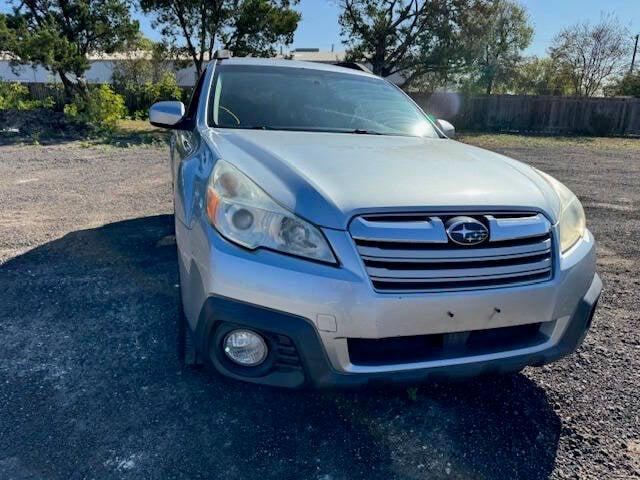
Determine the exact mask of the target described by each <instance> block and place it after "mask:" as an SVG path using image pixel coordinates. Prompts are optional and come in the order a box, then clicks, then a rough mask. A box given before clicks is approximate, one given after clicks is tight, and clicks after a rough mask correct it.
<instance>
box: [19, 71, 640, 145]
mask: <svg viewBox="0 0 640 480" xmlns="http://www.w3.org/2000/svg"><path fill="white" fill-rule="evenodd" d="M27 85H28V87H29V91H30V92H31V95H32V96H33V97H34V98H40V99H42V98H46V97H47V96H52V97H53V98H54V101H55V103H56V105H57V106H58V107H59V108H61V105H62V104H63V102H64V91H63V90H62V88H61V86H60V85H47V84H42V83H31V84H27ZM186 90H187V89H185V92H183V93H184V97H185V98H187V97H188V91H186ZM122 93H124V96H125V104H126V105H127V108H129V111H130V112H135V111H137V110H141V109H146V108H148V103H149V102H150V99H144V98H140V97H139V96H136V95H131V94H130V93H126V92H122ZM410 95H411V96H412V97H413V99H414V100H415V101H416V102H417V103H418V104H419V105H420V106H421V107H422V108H423V109H424V110H425V111H427V112H429V113H432V114H433V115H435V116H437V117H438V118H443V119H445V120H449V121H450V122H451V123H453V124H454V126H455V127H456V129H457V130H459V131H477V132H522V133H540V134H555V135H567V134H568V135H571V134H582V135H633V136H636V135H638V136H640V98H627V97H603V98H584V97H555V96H528V95H477V96H465V95H461V94H457V93H450V92H436V93H433V94H430V95H427V94H422V93H411V94H410Z"/></svg>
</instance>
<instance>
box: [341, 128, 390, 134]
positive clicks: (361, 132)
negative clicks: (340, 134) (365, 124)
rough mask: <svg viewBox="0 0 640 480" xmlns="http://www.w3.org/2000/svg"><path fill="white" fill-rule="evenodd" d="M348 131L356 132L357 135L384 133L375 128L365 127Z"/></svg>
mask: <svg viewBox="0 0 640 480" xmlns="http://www.w3.org/2000/svg"><path fill="white" fill-rule="evenodd" d="M347 133H355V134H357V135H382V133H380V132H376V131H375V130H365V129H364V128H356V129H355V130H351V131H350V132H347Z"/></svg>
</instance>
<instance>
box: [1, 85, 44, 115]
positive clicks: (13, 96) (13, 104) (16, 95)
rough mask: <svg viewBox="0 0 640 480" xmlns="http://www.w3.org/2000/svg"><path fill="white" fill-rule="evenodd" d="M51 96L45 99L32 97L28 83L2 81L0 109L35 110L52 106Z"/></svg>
mask: <svg viewBox="0 0 640 480" xmlns="http://www.w3.org/2000/svg"><path fill="white" fill-rule="evenodd" d="M53 104H54V101H53V99H52V98H51V97H47V98H45V99H44V100H35V99H33V98H31V95H30V94H29V89H28V88H27V87H26V85H23V84H21V83H18V82H10V83H9V82H0V110H33V109H35V108H52V107H53Z"/></svg>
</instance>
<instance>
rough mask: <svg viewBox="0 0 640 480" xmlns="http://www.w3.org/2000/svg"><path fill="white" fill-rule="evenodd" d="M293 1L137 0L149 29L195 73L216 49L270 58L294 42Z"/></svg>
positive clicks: (199, 71) (295, 22)
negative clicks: (151, 23)
mask: <svg viewBox="0 0 640 480" xmlns="http://www.w3.org/2000/svg"><path fill="white" fill-rule="evenodd" d="M296 3H297V0H141V1H140V6H141V7H142V10H143V11H144V12H146V13H150V14H153V15H154V16H155V18H154V26H156V27H159V28H160V31H161V33H162V34H163V36H164V37H165V38H166V39H168V40H169V41H170V43H172V44H173V45H174V46H176V47H178V49H179V50H181V51H185V52H186V53H187V54H188V55H189V56H190V57H191V59H192V60H193V63H194V65H195V67H196V70H197V72H198V74H200V73H201V72H202V70H203V68H204V62H205V60H206V59H207V58H211V56H212V54H213V50H214V48H215V47H216V46H217V45H220V46H222V47H223V48H226V49H229V50H231V51H232V52H233V53H234V54H235V55H238V56H243V55H255V56H272V55H274V54H275V49H274V46H275V45H276V44H278V43H281V44H284V45H289V44H291V42H293V33H294V32H295V30H296V28H297V26H298V22H299V21H300V14H299V13H298V12H296V11H295V10H293V9H292V8H291V6H292V5H293V4H296Z"/></svg>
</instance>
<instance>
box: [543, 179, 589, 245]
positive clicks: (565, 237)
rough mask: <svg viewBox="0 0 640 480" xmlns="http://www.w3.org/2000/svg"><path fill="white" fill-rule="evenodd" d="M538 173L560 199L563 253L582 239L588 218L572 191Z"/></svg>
mask: <svg viewBox="0 0 640 480" xmlns="http://www.w3.org/2000/svg"><path fill="white" fill-rule="evenodd" d="M538 173H540V175H542V177H543V178H544V179H545V180H546V181H547V182H548V183H549V185H551V186H552V187H553V189H554V190H555V191H556V193H557V194H558V197H559V198H560V216H559V217H558V228H559V230H560V250H561V252H562V253H564V252H566V251H567V250H569V249H570V248H571V247H573V246H574V245H575V244H576V243H577V242H578V240H580V239H581V238H582V236H583V235H584V232H585V229H586V218H585V215H584V210H583V209H582V204H581V203H580V200H578V197H576V196H575V195H574V194H573V192H572V191H571V190H569V189H568V188H567V187H565V186H564V185H563V184H562V183H560V182H559V181H558V180H556V179H555V178H553V177H552V176H550V175H547V174H546V173H544V172H541V171H539V170H538Z"/></svg>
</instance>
